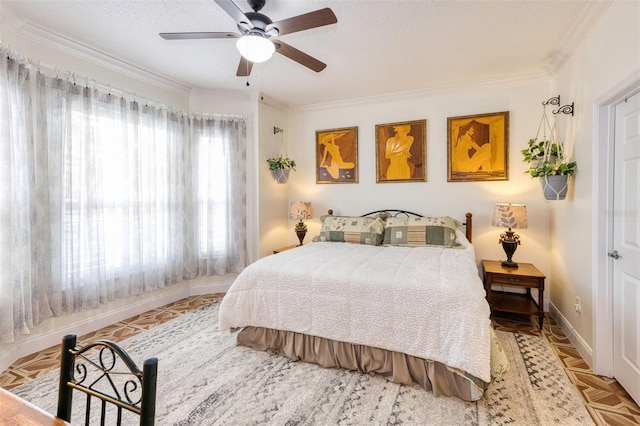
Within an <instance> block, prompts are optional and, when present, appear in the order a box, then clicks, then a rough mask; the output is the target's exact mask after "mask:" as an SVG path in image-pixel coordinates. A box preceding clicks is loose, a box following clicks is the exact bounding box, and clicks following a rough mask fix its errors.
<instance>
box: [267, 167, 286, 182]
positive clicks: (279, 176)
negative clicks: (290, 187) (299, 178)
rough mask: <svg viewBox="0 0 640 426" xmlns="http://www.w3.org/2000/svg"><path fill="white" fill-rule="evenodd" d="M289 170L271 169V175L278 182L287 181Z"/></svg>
mask: <svg viewBox="0 0 640 426" xmlns="http://www.w3.org/2000/svg"><path fill="white" fill-rule="evenodd" d="M290 171H291V170H290V169H275V170H271V175H272V176H273V178H274V179H275V180H276V181H277V182H278V183H287V180H288V179H289V172H290Z"/></svg>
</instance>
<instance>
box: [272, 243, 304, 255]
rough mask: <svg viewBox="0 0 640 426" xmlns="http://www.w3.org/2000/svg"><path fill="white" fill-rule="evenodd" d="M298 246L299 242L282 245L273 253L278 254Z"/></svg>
mask: <svg viewBox="0 0 640 426" xmlns="http://www.w3.org/2000/svg"><path fill="white" fill-rule="evenodd" d="M296 247H298V245H297V244H293V245H291V246H286V247H280V248H279V249H275V250H274V251H273V254H278V253H280V252H281V251H287V250H291V249H293V248H296Z"/></svg>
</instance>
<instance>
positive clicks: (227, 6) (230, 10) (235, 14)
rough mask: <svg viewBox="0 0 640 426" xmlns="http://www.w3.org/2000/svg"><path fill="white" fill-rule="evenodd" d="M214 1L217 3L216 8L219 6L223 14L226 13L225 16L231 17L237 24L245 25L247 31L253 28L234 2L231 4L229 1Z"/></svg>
mask: <svg viewBox="0 0 640 426" xmlns="http://www.w3.org/2000/svg"><path fill="white" fill-rule="evenodd" d="M214 1H215V2H216V3H218V6H220V7H221V8H222V9H223V10H224V11H225V12H227V15H229V16H231V18H233V20H234V21H236V22H237V23H240V22H242V23H244V24H246V26H247V27H248V28H249V29H251V28H253V24H252V23H251V20H250V19H249V18H247V15H245V14H244V12H243V11H242V10H241V9H240V8H239V7H238V6H236V4H235V3H234V2H232V1H231V0H214Z"/></svg>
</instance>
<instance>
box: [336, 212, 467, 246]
mask: <svg viewBox="0 0 640 426" xmlns="http://www.w3.org/2000/svg"><path fill="white" fill-rule="evenodd" d="M328 213H329V215H333V210H331V209H330V210H329V211H328ZM380 213H388V214H389V215H390V216H393V217H398V216H405V217H423V216H422V215H421V214H418V213H413V212H410V211H407V210H397V209H383V210H376V211H373V212H369V213H367V214H363V215H361V216H363V217H364V216H375V215H378V214H380ZM462 224H463V225H464V234H465V236H466V237H467V240H469V242H472V241H471V236H472V234H473V232H472V231H473V215H472V214H471V213H467V214H465V221H464V222H462Z"/></svg>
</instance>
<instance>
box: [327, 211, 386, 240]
mask: <svg viewBox="0 0 640 426" xmlns="http://www.w3.org/2000/svg"><path fill="white" fill-rule="evenodd" d="M383 234H384V222H383V221H382V220H381V219H379V218H378V219H374V218H372V217H350V216H327V217H326V218H325V219H324V222H323V223H322V227H321V228H320V235H318V238H317V241H335V242H346V243H355V244H368V245H372V246H379V245H380V244H382V235H383Z"/></svg>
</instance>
